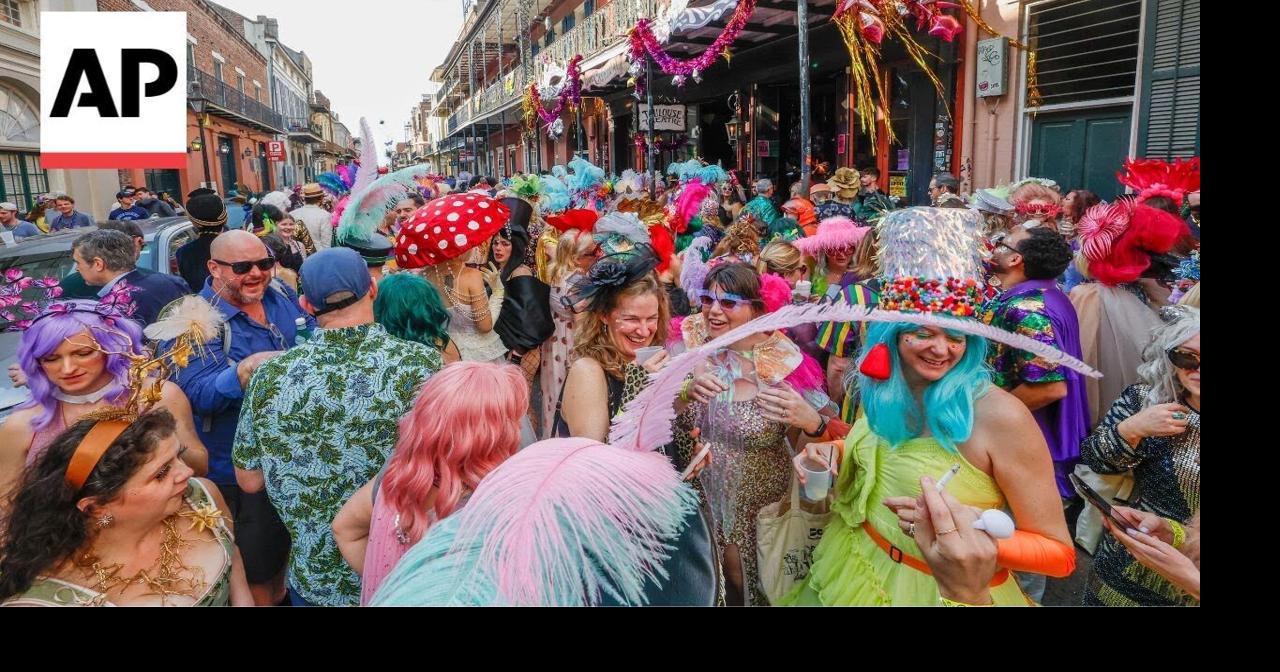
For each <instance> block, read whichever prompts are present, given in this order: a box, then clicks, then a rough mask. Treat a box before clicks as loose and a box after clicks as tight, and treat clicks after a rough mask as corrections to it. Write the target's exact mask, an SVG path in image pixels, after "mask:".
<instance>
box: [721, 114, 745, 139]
mask: <svg viewBox="0 0 1280 672" xmlns="http://www.w3.org/2000/svg"><path fill="white" fill-rule="evenodd" d="M724 132H725V134H726V135H728V136H729V144H731V145H736V144H738V135H739V134H740V133H741V132H742V120H741V119H739V118H738V113H737V112H736V111H735V112H734V113H733V118H731V119H730V120H729V121H727V122H725V125H724Z"/></svg>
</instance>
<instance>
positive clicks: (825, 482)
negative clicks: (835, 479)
mask: <svg viewBox="0 0 1280 672" xmlns="http://www.w3.org/2000/svg"><path fill="white" fill-rule="evenodd" d="M800 469H801V470H803V471H804V489H803V490H802V491H801V493H800V495H801V496H802V497H804V498H805V500H807V501H810V502H821V501H824V500H826V498H827V493H828V492H830V491H831V470H830V469H828V468H826V467H824V466H822V465H821V464H818V463H817V462H815V461H813V460H810V459H808V458H805V459H803V460H800Z"/></svg>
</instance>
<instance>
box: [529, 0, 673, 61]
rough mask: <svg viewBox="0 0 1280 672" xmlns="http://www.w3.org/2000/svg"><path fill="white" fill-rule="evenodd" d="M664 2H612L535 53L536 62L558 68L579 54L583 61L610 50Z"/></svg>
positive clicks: (631, 0) (636, 0)
mask: <svg viewBox="0 0 1280 672" xmlns="http://www.w3.org/2000/svg"><path fill="white" fill-rule="evenodd" d="M665 4H666V3H665V2H662V1H661V0H614V1H613V2H611V3H609V4H608V5H605V6H604V7H601V8H599V9H597V10H596V11H595V12H593V13H592V14H591V16H588V17H587V18H585V19H583V20H582V22H581V23H578V24H577V25H576V26H574V27H573V28H572V29H571V30H569V32H567V33H565V34H563V35H556V39H555V41H554V42H552V43H551V46H549V47H544V48H542V50H540V51H539V52H538V56H537V57H536V58H537V59H541V58H544V57H546V58H550V59H551V60H552V61H554V62H556V63H557V64H559V65H561V66H565V65H568V63H569V59H571V58H573V57H574V56H575V55H577V54H582V57H583V59H588V58H591V57H592V56H594V55H596V54H598V53H600V52H601V51H604V50H605V49H607V48H609V47H612V46H613V45H615V44H617V43H618V42H620V41H622V40H624V39H626V37H627V32H628V31H630V30H631V28H632V27H633V26H635V25H636V21H638V20H640V19H644V18H650V17H655V16H657V15H658V10H659V9H661V6H662V5H665Z"/></svg>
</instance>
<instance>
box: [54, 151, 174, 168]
mask: <svg viewBox="0 0 1280 672" xmlns="http://www.w3.org/2000/svg"><path fill="white" fill-rule="evenodd" d="M40 166H41V167H42V168H72V169H83V168H186V167H187V154H186V152H151V153H134V152H116V153H106V152H103V153H97V152H41V153H40Z"/></svg>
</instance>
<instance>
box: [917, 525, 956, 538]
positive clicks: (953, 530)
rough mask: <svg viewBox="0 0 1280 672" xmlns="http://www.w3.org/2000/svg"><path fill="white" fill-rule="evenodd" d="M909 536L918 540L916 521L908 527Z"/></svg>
mask: <svg viewBox="0 0 1280 672" xmlns="http://www.w3.org/2000/svg"><path fill="white" fill-rule="evenodd" d="M953 531H954V530H953ZM907 536H908V537H911V538H912V539H915V538H916V524H915V522H914V521H912V523H911V524H910V525H908V526H907Z"/></svg>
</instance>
